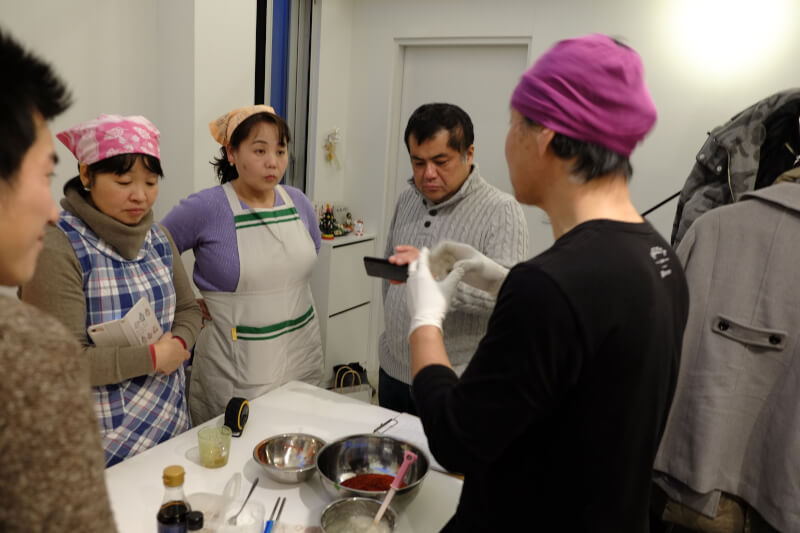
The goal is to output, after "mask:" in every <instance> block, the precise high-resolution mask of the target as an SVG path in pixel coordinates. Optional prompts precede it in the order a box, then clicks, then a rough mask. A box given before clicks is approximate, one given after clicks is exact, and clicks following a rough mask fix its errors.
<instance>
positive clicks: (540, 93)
mask: <svg viewBox="0 0 800 533" xmlns="http://www.w3.org/2000/svg"><path fill="white" fill-rule="evenodd" d="M511 106H512V107H513V108H514V109H516V110H517V111H519V112H520V113H522V114H523V115H524V116H526V117H528V118H529V119H531V120H532V121H534V122H536V123H538V124H541V125H543V126H546V127H548V128H550V129H551V130H553V131H555V132H557V133H560V134H562V135H566V136H567V137H571V138H573V139H576V140H579V141H585V142H590V143H594V144H598V145H600V146H603V147H605V148H608V149H609V150H611V151H612V152H617V153H619V154H622V155H624V156H626V157H628V156H630V155H631V152H632V151H633V148H634V147H635V146H636V143H638V142H639V141H641V140H642V139H643V138H644V136H645V135H646V134H647V132H648V131H650V128H652V127H653V124H654V123H655V121H656V107H655V105H654V104H653V100H652V98H650V92H649V91H648V90H647V86H646V85H645V83H644V69H643V67H642V61H641V59H640V58H639V54H637V53H636V52H635V51H634V50H632V49H631V48H628V47H627V46H624V45H619V44H617V43H616V42H615V41H614V40H613V39H611V38H610V37H607V36H605V35H600V34H593V35H587V36H585V37H578V38H576V39H568V40H565V41H560V42H558V43H556V44H555V45H554V46H553V47H552V48H550V50H548V51H547V52H545V54H544V55H543V56H541V57H540V58H539V60H538V61H537V62H536V64H534V65H533V66H532V67H531V68H529V69H528V70H527V71H526V72H525V74H523V75H522V79H521V80H520V81H519V84H517V87H516V89H514V94H513V95H512V96H511Z"/></svg>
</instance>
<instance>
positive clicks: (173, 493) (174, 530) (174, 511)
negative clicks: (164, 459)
mask: <svg viewBox="0 0 800 533" xmlns="http://www.w3.org/2000/svg"><path fill="white" fill-rule="evenodd" d="M183 475H184V471H183V467H182V466H177V465H173V466H168V467H166V468H165V469H164V478H163V479H164V499H162V500H161V508H160V509H159V510H158V514H157V515H156V520H157V522H158V533H186V513H188V512H189V511H191V508H190V507H189V503H188V502H187V501H186V495H185V494H184V493H183Z"/></svg>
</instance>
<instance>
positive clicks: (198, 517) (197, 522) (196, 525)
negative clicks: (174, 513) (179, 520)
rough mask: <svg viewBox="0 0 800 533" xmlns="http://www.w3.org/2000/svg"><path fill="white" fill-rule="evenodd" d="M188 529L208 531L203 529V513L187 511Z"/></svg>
mask: <svg viewBox="0 0 800 533" xmlns="http://www.w3.org/2000/svg"><path fill="white" fill-rule="evenodd" d="M186 531H208V530H207V529H203V513H201V512H200V511H189V512H188V513H186Z"/></svg>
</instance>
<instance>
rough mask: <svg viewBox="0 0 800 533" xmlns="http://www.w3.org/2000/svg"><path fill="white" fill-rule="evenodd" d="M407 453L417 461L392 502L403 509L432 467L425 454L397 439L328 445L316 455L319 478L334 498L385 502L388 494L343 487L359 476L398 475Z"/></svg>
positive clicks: (371, 437) (373, 437)
mask: <svg viewBox="0 0 800 533" xmlns="http://www.w3.org/2000/svg"><path fill="white" fill-rule="evenodd" d="M406 450H411V451H412V452H414V453H415V454H417V461H416V462H415V463H414V464H412V465H411V466H410V467H409V469H408V471H407V473H406V477H405V482H406V483H407V485H406V486H405V487H403V488H401V489H398V490H397V492H396V493H395V495H394V499H393V500H392V502H393V503H394V504H396V505H398V506H403V505H405V504H407V503H408V502H410V501H411V500H412V499H414V497H415V496H416V495H417V492H418V491H419V487H420V485H421V484H422V482H423V480H424V479H425V476H426V475H427V474H428V469H429V468H430V465H429V464H428V458H427V456H426V455H425V452H423V451H422V450H421V449H419V448H417V447H416V446H414V445H413V444H410V443H408V442H405V441H402V440H399V439H395V438H394V437H390V436H388V435H379V434H365V435H351V436H349V437H345V438H343V439H339V440H336V441H334V442H330V443H328V444H326V445H325V447H324V448H322V449H321V450H320V451H319V453H318V454H317V459H316V464H317V470H319V478H320V480H321V482H322V486H323V487H325V491H326V492H327V493H328V494H329V495H330V496H331V498H347V497H351V496H358V497H363V498H373V499H377V500H383V499H384V497H386V493H387V492H388V491H386V490H381V491H372V490H357V489H351V488H349V487H345V486H343V485H342V484H341V483H342V482H343V481H345V480H347V479H350V478H352V477H355V476H357V475H360V474H388V475H391V476H394V475H396V474H397V471H398V470H399V469H400V465H401V464H403V455H404V454H405V452H406Z"/></svg>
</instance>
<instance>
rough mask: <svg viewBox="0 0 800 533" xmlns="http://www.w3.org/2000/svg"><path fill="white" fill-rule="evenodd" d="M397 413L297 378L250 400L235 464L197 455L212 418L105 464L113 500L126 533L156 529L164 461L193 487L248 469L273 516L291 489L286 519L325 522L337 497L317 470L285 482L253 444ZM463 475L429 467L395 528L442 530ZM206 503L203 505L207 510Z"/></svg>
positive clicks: (234, 449) (329, 435)
mask: <svg viewBox="0 0 800 533" xmlns="http://www.w3.org/2000/svg"><path fill="white" fill-rule="evenodd" d="M396 414H397V413H396V412H394V411H391V410H389V409H384V408H382V407H378V406H375V405H370V404H367V403H364V402H360V401H357V400H354V399H351V398H347V397H345V396H342V395H341V394H336V393H334V392H331V391H328V390H325V389H321V388H318V387H314V386H311V385H307V384H305V383H300V382H297V381H293V382H290V383H287V384H286V385H283V386H282V387H280V388H278V389H276V390H274V391H272V392H269V393H267V394H265V395H263V396H261V397H259V398H256V399H255V400H253V401H251V402H250V418H249V420H248V422H247V426H246V427H245V430H244V432H243V434H242V436H241V437H239V438H234V439H232V442H231V455H230V458H229V460H228V464H227V465H226V466H224V467H222V468H217V469H213V470H212V469H208V468H204V467H203V466H201V465H200V464H199V462H198V460H197V432H198V430H199V428H201V427H204V426H207V425H221V423H222V422H221V420H222V417H221V416H220V417H218V418H216V419H213V420H210V421H208V422H206V423H205V424H203V425H201V426H198V427H195V428H193V429H191V430H190V431H187V432H186V433H183V434H181V435H178V436H177V437H175V438H173V439H170V440H169V441H166V442H164V443H161V444H159V445H158V446H156V447H155V448H152V449H150V450H147V451H146V452H143V453H141V454H139V455H137V456H136V457H133V458H131V459H128V460H126V461H123V462H122V463H119V464H117V465H115V466H113V467H111V468H108V469H106V483H107V485H108V491H109V494H110V497H111V506H112V508H113V510H114V516H115V518H116V521H117V526H118V528H119V531H120V533H127V532H130V533H147V532H150V531H155V529H156V522H155V516H156V513H157V512H158V508H159V506H160V504H161V498H162V497H163V495H164V487H163V484H162V481H161V475H162V472H163V469H164V467H165V466H168V465H171V464H178V465H182V466H183V468H184V469H185V470H186V477H185V481H184V490H185V492H186V494H187V495H188V494H192V493H197V492H206V493H218V494H221V493H222V491H223V489H224V488H225V484H226V483H227V482H228V480H230V479H231V477H232V476H233V475H234V474H235V473H236V472H241V473H242V477H243V479H242V491H241V492H242V494H241V495H240V498H242V497H244V494H246V492H247V490H248V489H249V487H250V484H251V483H252V482H253V479H254V478H255V477H256V476H258V477H259V484H258V487H256V490H255V492H253V496H252V498H251V499H252V500H255V501H260V502H261V503H262V504H263V505H264V507H265V508H266V510H267V511H266V513H267V515H268V516H267V517H269V513H270V512H271V510H272V507H273V505H274V504H275V500H276V499H277V497H278V496H286V497H287V501H286V506H285V507H284V509H283V514H282V515H281V522H282V523H284V522H285V523H287V524H296V525H306V526H319V516H320V513H321V512H322V509H323V508H324V507H325V506H326V505H327V504H328V503H330V501H331V498H330V497H329V496H328V494H327V493H326V492H325V489H324V488H323V487H322V484H321V483H320V481H319V476H318V475H317V474H315V475H314V477H313V478H312V479H311V480H309V481H306V482H304V483H300V484H293V485H285V484H281V483H278V482H275V481H273V480H272V479H270V478H268V477H267V475H266V474H265V473H264V471H263V470H262V469H261V467H260V466H259V465H258V464H257V463H256V462H255V461H254V460H253V448H254V447H255V446H256V445H257V444H258V443H259V442H261V441H262V440H263V439H265V438H267V437H269V436H271V435H276V434H278V433H286V432H303V433H311V434H313V435H317V436H318V437H321V438H322V439H324V440H325V441H327V442H330V441H332V440H335V439H338V438H340V437H345V436H347V435H352V434H357V433H370V432H372V430H373V429H374V428H375V427H376V426H378V425H379V424H380V423H381V422H383V421H384V420H386V419H388V418H390V417H392V416H395V415H396ZM461 485H462V482H461V480H459V479H457V478H455V477H452V476H450V475H447V474H443V473H440V472H437V471H434V470H429V472H428V476H427V477H426V478H425V481H424V482H423V483H422V486H421V487H420V491H419V492H418V494H417V496H416V498H414V500H413V501H412V502H411V503H410V504H408V506H407V507H406V508H405V509H402V510H401V509H398V511H399V517H398V524H397V527H396V529H395V531H398V532H433V531H439V530H440V529H441V528H442V526H444V524H445V523H446V522H447V521H448V520H449V519H450V517H451V516H452V515H453V514H454V513H455V509H456V505H457V504H458V498H459V495H460V494H461ZM201 510H202V509H201Z"/></svg>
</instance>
